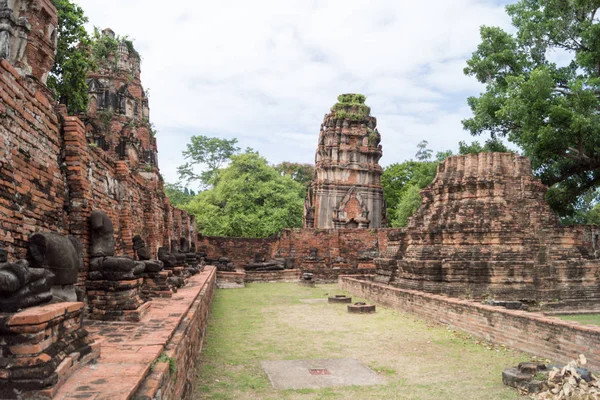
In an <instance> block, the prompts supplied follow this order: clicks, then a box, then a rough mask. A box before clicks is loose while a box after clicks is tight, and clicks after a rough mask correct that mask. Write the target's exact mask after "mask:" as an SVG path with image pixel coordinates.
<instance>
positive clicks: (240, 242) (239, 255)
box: [198, 236, 277, 270]
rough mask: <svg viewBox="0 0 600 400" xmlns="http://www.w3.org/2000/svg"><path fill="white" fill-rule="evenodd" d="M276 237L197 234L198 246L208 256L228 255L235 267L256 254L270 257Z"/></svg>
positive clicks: (239, 266) (252, 259)
mask: <svg viewBox="0 0 600 400" xmlns="http://www.w3.org/2000/svg"><path fill="white" fill-rule="evenodd" d="M276 242H277V238H275V237H272V238H266V239H254V238H231V237H218V236H198V246H199V247H198V248H199V250H202V251H205V252H206V253H207V254H208V257H209V258H214V259H217V258H220V257H228V258H230V259H231V261H232V262H233V263H234V264H235V266H236V268H237V269H241V270H243V268H244V265H246V264H248V263H251V262H252V261H254V257H255V256H256V255H260V256H262V257H265V258H267V259H268V258H271V256H272V252H273V246H274V244H275V243H276Z"/></svg>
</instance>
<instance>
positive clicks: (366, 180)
mask: <svg viewBox="0 0 600 400" xmlns="http://www.w3.org/2000/svg"><path fill="white" fill-rule="evenodd" d="M380 142H381V135H380V134H379V131H378V130H377V119H375V117H372V116H371V109H370V108H369V107H367V106H366V105H365V97H364V96H363V95H360V94H343V95H340V96H339V98H338V103H337V104H335V105H334V106H333V107H332V109H331V113H330V114H327V115H326V116H325V120H324V121H323V124H322V125H321V133H320V134H319V146H318V147H317V153H316V156H315V176H314V179H313V181H312V183H311V185H310V187H309V190H308V194H307V197H306V202H305V205H304V218H303V220H304V227H305V228H318V229H340V228H349V229H353V228H382V227H385V226H386V224H387V220H386V213H385V202H384V199H383V188H382V186H381V174H382V172H383V170H382V168H381V166H380V165H379V160H380V159H381V156H382V150H381V145H380Z"/></svg>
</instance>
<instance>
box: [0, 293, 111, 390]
mask: <svg viewBox="0 0 600 400" xmlns="http://www.w3.org/2000/svg"><path fill="white" fill-rule="evenodd" d="M83 307H84V304H83V303H56V304H48V305H44V306H38V307H32V308H28V309H26V310H24V311H21V312H19V313H16V314H0V343H2V344H1V345H0V353H1V354H2V358H0V398H1V399H17V398H18V399H33V398H35V399H51V398H52V397H53V396H54V394H56V392H57V391H58V389H59V388H60V386H61V385H62V384H63V383H64V382H65V381H66V380H67V379H68V377H69V376H71V374H73V373H74V372H75V371H76V370H77V369H79V368H81V367H82V366H84V365H85V364H87V363H88V362H90V361H92V360H95V359H97V358H98V357H100V344H99V343H97V342H95V341H94V339H93V338H92V337H91V336H89V334H88V332H87V331H86V330H85V329H84V328H83V325H82V313H83Z"/></svg>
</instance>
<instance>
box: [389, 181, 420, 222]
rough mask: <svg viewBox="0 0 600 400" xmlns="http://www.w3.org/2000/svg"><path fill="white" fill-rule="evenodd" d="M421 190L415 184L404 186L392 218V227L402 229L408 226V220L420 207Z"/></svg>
mask: <svg viewBox="0 0 600 400" xmlns="http://www.w3.org/2000/svg"><path fill="white" fill-rule="evenodd" d="M421 189H423V188H420V187H419V186H417V185H415V184H410V185H408V186H406V188H405V190H404V194H403V196H402V197H401V198H400V201H399V202H398V206H397V207H396V210H395V213H394V218H393V219H392V226H393V227H404V226H407V225H408V219H409V218H410V217H412V215H413V214H414V213H415V212H416V211H417V210H418V209H419V207H421V194H420V192H421Z"/></svg>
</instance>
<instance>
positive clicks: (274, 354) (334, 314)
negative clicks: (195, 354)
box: [195, 283, 529, 400]
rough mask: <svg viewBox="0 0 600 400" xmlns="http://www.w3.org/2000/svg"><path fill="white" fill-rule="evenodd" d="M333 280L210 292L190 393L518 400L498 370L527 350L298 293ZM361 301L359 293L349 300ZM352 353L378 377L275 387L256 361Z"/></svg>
mask: <svg viewBox="0 0 600 400" xmlns="http://www.w3.org/2000/svg"><path fill="white" fill-rule="evenodd" d="M339 293H341V292H340V291H338V290H337V289H336V287H335V286H334V285H322V286H318V287H317V288H308V287H303V286H300V285H298V284H283V283H282V284H250V285H248V286H247V288H246V289H237V290H218V291H217V293H216V295H215V299H214V302H213V304H212V311H211V312H212V314H211V318H210V321H209V327H208V334H207V338H206V343H205V346H204V349H203V351H202V354H201V357H200V361H199V363H198V366H197V379H196V387H195V398H198V399H357V400H359V399H360V400H366V399H436V400H437V399H461V400H468V399H478V400H485V399H489V400H498V399H518V398H519V396H518V394H517V392H516V391H514V390H512V389H509V388H507V387H505V386H503V385H502V379H501V373H502V370H503V369H504V368H506V367H509V366H514V365H517V364H518V363H519V362H520V361H526V360H528V359H529V358H528V357H527V356H525V355H523V354H520V353H517V352H515V351H512V350H508V349H506V348H503V347H495V346H491V345H489V344H486V343H483V342H480V341H477V340H475V339H473V338H470V337H468V336H466V335H464V334H460V333H457V332H454V331H452V330H450V329H447V328H446V327H444V326H440V325H437V324H432V323H428V322H425V321H423V320H420V319H418V318H416V317H414V316H410V315H407V314H402V313H399V312H397V311H395V310H391V309H388V308H384V307H382V306H378V308H377V313H376V314H374V315H355V314H348V313H347V312H346V306H345V305H342V304H340V305H334V304H327V303H315V304H306V303H302V302H300V299H308V298H326V296H327V295H328V294H332V295H333V294H339ZM353 300H354V301H359V300H360V299H356V298H355V299H353ZM319 358H356V359H358V360H360V361H361V362H362V363H363V364H365V365H367V366H369V367H370V368H371V369H373V370H374V371H376V372H377V373H378V374H380V375H381V376H382V377H384V378H385V379H386V381H387V384H386V385H380V386H368V387H358V386H352V387H335V388H326V389H302V390H283V391H278V390H275V389H273V388H272V387H271V384H270V382H269V380H268V378H267V376H266V374H265V373H264V371H263V370H262V368H261V366H260V362H261V361H263V360H296V359H319Z"/></svg>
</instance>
